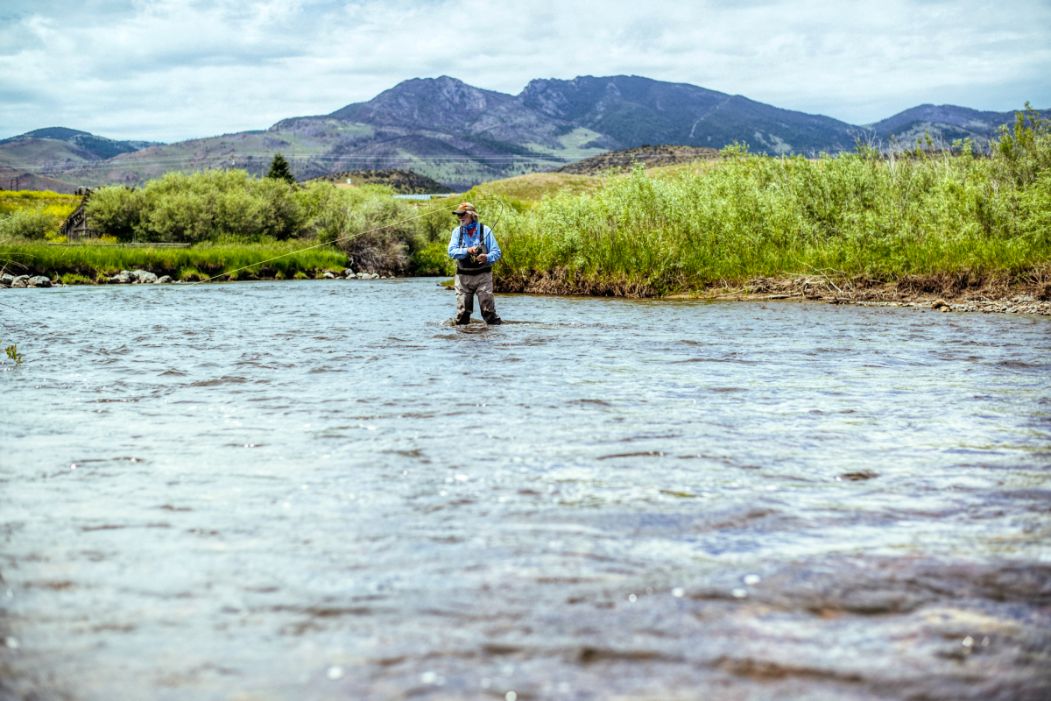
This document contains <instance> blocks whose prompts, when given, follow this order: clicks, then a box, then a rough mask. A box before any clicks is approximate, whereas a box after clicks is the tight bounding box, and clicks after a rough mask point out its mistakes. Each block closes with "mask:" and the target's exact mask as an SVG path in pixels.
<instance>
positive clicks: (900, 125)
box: [868, 105, 1051, 149]
mask: <svg viewBox="0 0 1051 701" xmlns="http://www.w3.org/2000/svg"><path fill="white" fill-rule="evenodd" d="M1039 114H1040V115H1041V116H1042V117H1043V118H1045V119H1047V118H1051V110H1042V111H1039ZM1014 121H1015V113H1014V112H981V111H979V110H972V109H968V108H967V107H957V106H956V105H919V106H918V107H912V108H910V109H907V110H905V111H904V112H899V113H898V114H896V115H894V116H893V117H888V118H887V119H884V120H882V121H879V122H876V123H875V124H871V125H869V127H868V129H869V130H870V131H871V133H872V134H873V135H874V136H875V137H876V138H877V139H878V143H879V145H880V146H882V147H883V148H889V149H895V148H906V149H907V148H913V147H915V145H916V142H917V141H920V140H922V139H924V138H925V137H926V136H928V135H929V136H930V137H931V139H932V140H934V141H935V143H936V145H938V146H943V147H944V146H951V145H952V143H953V142H954V141H956V140H957V139H971V140H973V141H974V142H975V143H976V144H977V145H979V146H985V145H986V144H988V143H989V141H990V140H991V139H993V138H995V137H996V135H997V134H998V133H999V130H1000V127H1001V126H1003V125H1010V124H1013V123H1014Z"/></svg>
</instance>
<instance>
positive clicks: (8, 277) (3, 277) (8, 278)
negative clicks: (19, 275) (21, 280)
mask: <svg viewBox="0 0 1051 701" xmlns="http://www.w3.org/2000/svg"><path fill="white" fill-rule="evenodd" d="M14 281H15V276H14V275H12V274H11V273H3V274H0V287H10V286H11V283H12V282H14Z"/></svg>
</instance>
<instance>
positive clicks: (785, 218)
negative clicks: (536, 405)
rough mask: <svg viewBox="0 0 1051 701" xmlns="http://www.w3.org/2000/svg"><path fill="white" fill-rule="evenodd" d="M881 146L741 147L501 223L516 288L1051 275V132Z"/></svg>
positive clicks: (965, 282) (552, 201)
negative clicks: (979, 149) (792, 151)
mask: <svg viewBox="0 0 1051 701" xmlns="http://www.w3.org/2000/svg"><path fill="white" fill-rule="evenodd" d="M961 151H962V152H961V153H957V154H956V155H953V154H945V153H938V154H930V153H916V154H911V155H909V156H907V157H901V158H897V159H886V158H883V157H881V156H880V155H879V154H878V153H876V152H873V151H865V150H862V151H861V152H859V153H851V154H842V155H839V156H836V157H826V158H821V159H816V160H808V159H803V158H771V157H766V156H754V155H749V154H747V153H744V152H742V151H738V150H734V149H729V150H727V151H725V152H724V153H723V157H722V159H721V160H720V161H719V162H718V163H714V164H713V163H704V164H698V165H697V166H694V167H681V166H678V167H675V168H670V169H661V170H657V171H651V172H647V171H643V170H636V171H634V172H633V173H631V174H629V175H624V176H617V177H611V178H608V179H607V180H606V181H605V183H604V185H603V187H602V188H601V189H599V190H597V191H594V192H589V193H584V194H574V193H565V192H559V193H556V194H552V195H548V196H545V197H543V198H541V200H540V201H538V202H536V203H534V204H533V205H532V206H529V207H527V208H523V207H522V206H521V203H520V202H516V201H515V202H513V201H508V200H507V199H506V198H501V197H499V196H487V194H486V192H485V189H484V188H479V189H478V190H477V191H476V192H475V193H472V194H474V195H477V196H478V198H479V199H480V200H482V201H481V202H480V204H479V206H480V209H481V210H482V211H483V212H486V213H487V215H488V219H489V221H493V220H494V219H498V220H499V221H500V227H499V228H500V233H501V244H502V246H503V248H504V252H505V262H504V263H503V264H502V265H501V269H500V273H499V276H498V278H499V280H498V286H499V287H500V288H502V289H504V290H511V291H532V292H559V293H575V294H603V295H605V294H610V295H638V296H661V295H669V294H700V293H703V292H704V291H705V290H708V289H712V288H719V289H727V288H733V287H740V288H747V287H749V286H752V285H754V284H755V283H756V281H762V280H764V279H765V280H769V279H779V280H784V279H802V278H815V277H816V278H821V279H824V280H827V281H829V283H831V285H833V286H837V285H850V286H853V287H860V286H870V287H877V286H884V285H886V284H887V283H888V282H895V281H897V282H901V283H902V284H904V285H905V286H907V287H913V288H916V287H920V288H922V287H930V288H932V291H934V289H933V288H938V290H939V291H943V292H944V291H952V290H963V289H967V288H973V287H979V286H983V285H989V284H990V283H996V284H1007V285H1011V284H1029V283H1032V284H1033V285H1035V286H1036V287H1037V288H1039V289H1044V288H1043V287H1041V286H1046V283H1048V282H1051V131H1049V130H1048V127H1047V124H1046V123H1039V122H1033V121H1031V120H1028V119H1024V120H1020V121H1019V124H1018V125H1016V128H1015V129H1014V130H1013V131H1011V132H1008V133H1005V134H1004V135H1003V138H1002V139H1001V141H1000V143H999V144H998V145H997V146H996V148H995V150H994V152H993V153H992V155H991V156H978V155H975V154H973V153H971V152H970V151H969V149H967V148H966V147H964V148H962V149H961Z"/></svg>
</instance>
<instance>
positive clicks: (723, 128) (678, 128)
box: [519, 76, 861, 153]
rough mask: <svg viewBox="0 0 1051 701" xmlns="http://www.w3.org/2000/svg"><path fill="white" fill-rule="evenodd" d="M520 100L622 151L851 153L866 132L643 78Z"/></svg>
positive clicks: (537, 87) (573, 86)
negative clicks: (733, 147)
mask: <svg viewBox="0 0 1051 701" xmlns="http://www.w3.org/2000/svg"><path fill="white" fill-rule="evenodd" d="M519 99H520V100H521V101H522V103H523V104H525V105H526V106H529V107H532V108H534V109H536V110H538V111H540V112H542V113H544V114H546V115H548V116H550V117H553V118H556V119H561V120H565V121H568V122H571V123H573V124H575V125H577V126H580V127H584V128H587V129H591V130H593V131H595V132H597V133H600V134H605V135H606V136H608V137H610V138H611V139H612V140H613V141H614V142H615V143H616V146H617V148H630V147H634V146H642V145H645V144H676V145H681V146H707V147H711V148H721V147H723V146H726V145H727V144H730V143H733V142H735V141H739V142H742V143H746V144H748V146H749V148H750V149H751V150H753V151H756V152H760V153H817V152H819V151H842V150H846V149H851V148H853V147H854V144H855V140H856V138H857V137H858V136H859V135H860V134H861V130H859V129H858V128H857V127H853V126H851V125H849V124H846V123H845V122H840V121H838V120H835V119H832V118H830V117H821V116H814V115H808V114H804V113H802V112H793V111H790V110H783V109H779V108H777V107H771V106H770V105H764V104H763V103H761V102H755V101H754V100H749V99H748V98H746V97H742V96H740V95H727V94H726V93H721V92H716V91H714V90H706V89H705V88H699V87H697V86H694V85H688V84H685V83H665V82H661V81H657V80H651V79H649V78H641V77H638V76H614V77H612V78H594V77H591V76H584V77H580V78H575V79H573V80H534V81H532V82H530V83H529V84H528V85H527V86H526V87H525V89H524V90H523V91H522V94H521V95H519Z"/></svg>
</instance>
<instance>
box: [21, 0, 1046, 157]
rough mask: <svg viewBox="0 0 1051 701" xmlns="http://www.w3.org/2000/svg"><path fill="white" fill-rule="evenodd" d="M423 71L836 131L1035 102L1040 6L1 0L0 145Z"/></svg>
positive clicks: (316, 105)
mask: <svg viewBox="0 0 1051 701" xmlns="http://www.w3.org/2000/svg"><path fill="white" fill-rule="evenodd" d="M441 75H448V76H452V77H454V78H458V79H460V80H463V81H464V82H466V83H468V84H470V85H473V86H475V87H478V88H484V89H487V90H496V91H499V92H503V93H507V94H512V95H514V94H518V93H519V92H520V91H521V90H522V89H523V88H524V87H525V85H526V84H527V83H528V82H529V81H530V80H532V79H535V78H558V79H566V80H569V79H572V78H574V77H576V76H581V75H592V76H607V75H640V76H645V77H647V78H653V79H656V80H664V81H670V82H676V83H689V84H692V85H697V86H700V87H704V88H708V89H710V90H718V91H721V92H725V93H731V94H739V95H744V96H746V97H749V98H751V99H753V100H758V101H760V102H765V103H767V104H771V105H774V106H777V107H782V108H785V109H792V110H798V111H802V112H808V113H812V114H823V115H827V116H829V117H834V118H836V119H840V120H843V121H845V122H850V123H852V124H868V123H871V122H875V121H878V120H880V119H884V118H886V117H889V116H892V115H893V114H896V113H898V112H900V111H902V110H904V109H907V108H909V107H913V106H916V105H919V104H923V103H934V104H955V105H962V106H965V107H971V108H975V109H981V110H994V111H999V112H1004V111H1010V110H1016V109H1020V108H1022V106H1023V105H1024V103H1025V102H1026V101H1029V102H1031V103H1032V104H1033V106H1034V107H1038V108H1051V0H1001V1H1000V2H989V0H957V1H955V2H953V1H947V0H946V1H942V0H880V1H879V2H872V0H862V1H859V2H855V1H854V0H736V1H735V2H728V1H727V2H722V1H719V0H698V1H695V2H691V0H672V1H669V0H646V1H640V0H600V1H598V0H596V1H594V2H593V1H591V0H581V1H577V2H574V0H516V1H515V2H496V1H495V0H493V1H486V0H412V1H409V0H381V1H377V0H251V1H250V2H248V1H242V0H216V1H212V2H205V1H201V0H0V138H5V137H8V136H14V135H17V134H21V133H24V132H26V131H30V130H33V129H39V128H43V127H51V126H63V127H70V128H73V129H82V130H84V131H90V132H92V133H95V134H99V135H101V136H106V137H109V138H113V139H135V140H148V141H164V142H172V141H179V140H183V139H190V138H196V137H205V136H215V135H218V134H224V133H231V132H238V131H245V130H249V129H265V128H267V127H269V126H271V125H272V124H274V123H275V122H277V121H279V120H281V119H284V118H287V117H295V116H304V115H317V114H327V113H329V112H333V111H335V110H337V109H339V108H341V107H343V106H344V105H347V104H350V103H353V102H363V101H366V100H369V99H371V98H373V97H375V96H376V95H378V94H379V93H381V92H382V91H384V90H387V89H389V88H391V87H394V86H395V85H397V84H398V83H399V82H401V81H403V80H408V79H410V78H433V77H438V76H441Z"/></svg>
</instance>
